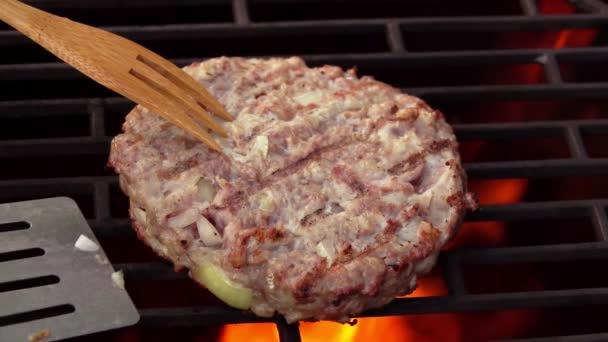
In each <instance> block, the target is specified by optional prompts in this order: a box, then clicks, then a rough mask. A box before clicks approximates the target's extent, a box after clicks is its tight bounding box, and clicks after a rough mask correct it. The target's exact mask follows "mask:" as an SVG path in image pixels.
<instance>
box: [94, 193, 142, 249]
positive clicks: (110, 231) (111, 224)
mask: <svg viewBox="0 0 608 342" xmlns="http://www.w3.org/2000/svg"><path fill="white" fill-rule="evenodd" d="M100 200H104V199H100ZM88 224H89V226H91V229H93V232H94V233H95V236H97V237H98V238H125V239H131V240H133V241H134V242H135V241H137V240H136V239H137V235H136V234H135V231H133V229H132V228H131V221H130V220H129V219H126V218H125V219H113V218H107V219H91V220H88Z"/></svg>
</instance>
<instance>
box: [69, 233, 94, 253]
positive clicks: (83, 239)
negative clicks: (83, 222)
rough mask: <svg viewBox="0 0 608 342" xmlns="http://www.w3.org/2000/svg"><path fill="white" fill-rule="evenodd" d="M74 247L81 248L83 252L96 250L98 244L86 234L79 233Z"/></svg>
mask: <svg viewBox="0 0 608 342" xmlns="http://www.w3.org/2000/svg"><path fill="white" fill-rule="evenodd" d="M74 247H76V249H78V250H81V251H83V252H96V251H97V250H99V246H98V245H97V244H96V243H95V241H93V240H91V239H89V238H88V237H87V236H86V235H83V234H80V236H79V237H78V239H77V240H76V243H75V244H74Z"/></svg>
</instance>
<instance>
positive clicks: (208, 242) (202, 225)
mask: <svg viewBox="0 0 608 342" xmlns="http://www.w3.org/2000/svg"><path fill="white" fill-rule="evenodd" d="M196 228H197V229H198V236H199V237H200V239H201V240H202V241H203V243H204V244H205V246H217V245H220V244H221V243H222V237H221V236H220V234H219V233H218V232H217V229H215V227H214V226H213V225H212V224H211V222H209V220H207V218H206V217H205V216H200V218H199V219H198V220H197V221H196Z"/></svg>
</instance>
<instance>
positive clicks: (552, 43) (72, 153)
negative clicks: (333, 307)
mask: <svg viewBox="0 0 608 342" xmlns="http://www.w3.org/2000/svg"><path fill="white" fill-rule="evenodd" d="M30 2H31V3H33V4H34V5H36V6H38V7H40V8H43V9H46V10H49V11H51V12H54V13H57V14H60V15H65V16H68V17H70V18H72V19H74V20H78V21H82V22H85V23H88V24H92V25H96V26H101V27H104V28H107V29H109V30H110V31H113V32H115V33H118V34H121V35H123V36H125V37H127V38H130V39H133V40H135V41H138V42H139V43H141V44H143V45H144V46H146V47H149V48H151V49H152V50H154V51H156V52H158V53H160V54H161V55H163V56H165V57H168V58H170V59H172V60H173V61H175V62H176V63H178V64H180V65H184V64H186V63H189V62H191V61H194V60H200V59H203V58H208V57H212V56H219V55H239V56H271V55H273V56H274V55H279V56H287V55H301V56H303V57H304V59H305V60H306V61H307V63H308V64H309V65H313V66H316V65H322V64H335V65H339V66H342V67H344V68H350V67H352V66H357V68H358V70H359V74H360V75H373V76H375V77H376V78H377V79H379V80H382V81H386V82H388V83H390V84H392V85H394V86H397V87H400V88H402V89H404V90H405V91H407V92H409V93H411V94H414V95H417V96H420V97H422V98H423V99H425V100H426V101H427V102H429V103H430V104H431V106H433V107H435V108H438V109H440V110H442V111H443V112H444V114H445V115H446V118H447V119H448V121H449V122H450V123H452V124H453V125H454V128H455V131H456V133H457V135H458V138H459V141H461V152H462V156H463V159H464V161H465V166H466V170H467V172H468V175H469V179H470V183H471V188H472V190H473V191H476V192H477V193H478V195H479V198H480V203H481V208H480V209H479V211H477V212H475V213H474V214H471V215H469V216H468V217H467V219H466V222H465V224H464V225H463V227H462V229H461V232H460V234H459V236H458V237H457V238H456V240H455V241H454V242H453V243H452V244H451V245H450V246H448V247H447V248H446V250H445V251H444V252H443V253H442V256H441V258H440V262H439V264H438V266H437V267H436V269H435V270H434V271H433V272H432V274H431V275H430V276H429V277H430V278H429V279H434V280H433V281H432V284H431V285H429V286H427V285H428V284H430V283H431V281H428V282H427V283H425V280H424V279H423V280H422V284H421V289H425V290H424V291H423V293H421V294H419V295H418V296H416V297H415V298H412V297H408V298H399V299H396V300H395V301H394V302H393V303H391V304H389V305H388V306H386V307H384V308H382V309H378V310H372V311H369V312H366V313H365V314H364V315H363V317H384V316H403V319H404V320H406V321H404V322H407V320H408V319H410V318H416V319H418V321H416V322H417V323H416V324H417V325H419V324H418V323H420V322H427V323H428V324H429V328H428V329H439V330H441V329H443V328H442V327H438V326H437V325H441V324H442V323H439V322H446V319H447V318H446V317H451V318H450V319H452V320H456V321H457V322H458V324H459V327H460V328H459V330H455V331H454V332H451V334H452V335H446V336H450V338H452V339H444V340H450V341H451V340H458V339H457V338H455V337H454V336H456V335H458V336H460V338H461V340H463V341H464V340H467V341H472V340H484V339H488V338H491V339H505V338H508V339H516V340H518V341H545V340H546V341H553V340H555V337H556V336H568V337H567V338H566V339H564V340H566V341H599V340H607V339H608V328H607V327H606V325H605V318H604V317H606V313H607V312H608V273H607V272H606V267H607V266H608V219H607V208H608V62H607V61H608V30H607V29H606V26H608V1H600V0H579V1H570V2H568V1H565V0H564V1H558V0H545V1H543V0H539V1H534V0H521V1H471V0H467V1H458V2H457V1H448V2H441V3H440V2H439V1H430V0H426V1H424V0H418V1H415V0H410V1H396V0H393V1H388V0H383V1H372V0H368V1H363V0H353V1H346V0H332V1H320V0H319V1H304V0H290V1H279V0H249V1H248V0H233V1H228V0H225V1H223V0H206V1H200V0H179V1H176V0H174V1H169V0H165V1H163V0H122V1H110V0H105V1H94V0H90V1H89V0H79V1H76V0H56V1H44V0H37V1H30ZM0 51H1V53H0V89H2V91H1V92H0V165H2V167H0V202H11V201H18V200H30V199H35V198H43V197H51V196H69V197H72V198H74V199H75V200H76V201H77V203H78V204H79V206H80V208H81V210H82V211H83V213H84V215H85V216H86V217H87V218H88V220H89V223H90V225H91V226H92V227H93V229H94V231H95V233H96V235H97V236H98V238H99V239H100V241H101V242H102V244H103V246H104V249H106V251H107V253H108V256H109V257H110V259H111V261H112V262H113V263H114V264H115V268H117V269H123V270H124V272H125V278H126V282H127V287H128V288H127V289H128V290H129V292H130V294H131V296H132V297H133V299H134V301H135V303H136V304H137V306H138V309H139V311H140V314H141V321H140V323H139V324H138V325H137V326H136V327H135V328H130V329H123V330H121V331H114V332H109V333H103V334H97V335H95V336H89V337H87V338H86V340H87V341H90V340H96V339H98V340H100V341H101V340H104V341H105V340H108V339H119V340H120V341H130V339H129V338H132V340H134V341H137V337H142V336H144V337H145V336H148V337H159V336H167V337H171V338H175V337H176V336H190V337H191V338H192V336H206V337H207V338H209V339H210V340H213V339H215V338H216V337H218V336H219V331H220V328H218V327H219V326H222V325H224V324H233V323H259V322H266V323H273V324H275V325H276V329H277V330H278V335H279V337H280V340H281V341H300V340H301V339H302V337H305V334H301V329H300V328H299V326H298V324H294V325H288V324H286V323H285V321H284V320H283V319H281V318H270V319H263V318H258V317H255V316H253V315H251V314H247V313H244V312H241V311H238V310H233V309H230V308H228V307H226V306H224V305H222V304H221V303H219V302H218V301H217V300H215V299H214V298H213V297H212V296H211V295H209V294H208V293H206V291H204V290H202V289H200V288H197V287H196V286H194V285H193V284H192V283H191V282H190V281H189V280H187V279H186V276H185V275H184V274H179V273H174V272H173V270H172V268H171V267H170V266H169V265H167V264H166V263H164V262H162V261H161V260H160V259H159V258H157V257H156V256H154V255H153V254H152V252H151V251H149V250H148V249H147V247H145V246H143V244H142V243H140V242H138V240H137V238H136V237H135V234H134V233H133V232H132V230H131V229H130V227H129V222H128V220H127V208H128V205H127V204H128V202H127V199H126V198H125V197H124V196H123V195H122V194H121V192H120V189H119V187H118V182H117V177H115V176H114V174H113V172H112V170H110V169H108V168H107V167H106V166H105V164H106V161H107V155H108V151H109V147H110V141H111V138H112V136H114V135H116V134H117V133H119V132H120V127H121V124H122V121H123V119H124V115H125V114H126V113H127V112H128V111H129V109H130V108H131V107H132V106H133V104H132V103H130V102H129V101H127V100H124V99H122V98H119V97H116V95H115V94H113V93H111V92H109V91H107V90H105V89H103V88H102V87H100V86H98V85H96V84H95V83H93V82H92V81H89V80H87V79H85V78H84V77H83V76H81V75H80V74H78V73H77V72H76V71H74V70H72V69H71V68H69V67H68V66H66V65H64V64H62V63H59V62H58V60H57V59H56V58H54V57H53V56H52V55H50V54H49V53H47V52H45V51H44V50H42V49H41V48H39V47H37V46H35V45H34V44H33V43H31V42H30V41H29V40H27V39H26V38H24V37H23V36H21V35H20V34H18V33H16V32H14V31H11V30H9V29H8V27H6V26H1V27H0ZM0 238H1V233H0ZM435 280H436V281H435ZM433 284H435V285H436V284H440V285H438V286H435V285H433ZM429 288H434V289H435V290H433V291H431V290H429ZM437 288H438V289H437ZM501 313H504V315H502V316H500V314H501ZM446 315H449V316H446ZM480 315H482V316H480ZM492 315H498V316H496V317H497V319H498V320H499V321H498V322H497V323H496V324H495V325H493V327H494V328H492V329H494V333H493V334H489V335H482V334H479V333H478V332H475V331H473V330H474V329H483V328H482V326H484V325H487V324H489V323H488V319H489V318H488V317H490V316H492ZM421 317H427V319H426V321H425V320H424V319H423V318H421ZM433 322H436V323H435V324H433ZM472 322H473V323H472ZM514 322H515V323H514ZM474 323H476V324H474ZM404 324H405V323H404ZM480 325H481V326H480ZM0 329H1V328H0ZM203 332H204V333H203ZM180 334H181V335H180ZM426 334H429V335H428V336H430V337H435V338H437V336H438V335H433V334H432V333H430V332H426ZM453 334H456V335H453ZM408 336H421V335H408ZM159 338H160V337H159Z"/></svg>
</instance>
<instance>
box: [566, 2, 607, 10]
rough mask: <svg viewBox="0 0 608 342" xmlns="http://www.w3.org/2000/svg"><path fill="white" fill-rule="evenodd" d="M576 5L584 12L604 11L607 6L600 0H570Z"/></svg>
mask: <svg viewBox="0 0 608 342" xmlns="http://www.w3.org/2000/svg"><path fill="white" fill-rule="evenodd" d="M570 2H572V3H574V4H575V5H576V7H578V8H580V9H582V10H583V11H586V12H595V13H606V11H608V6H606V3H604V2H602V0H570Z"/></svg>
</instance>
